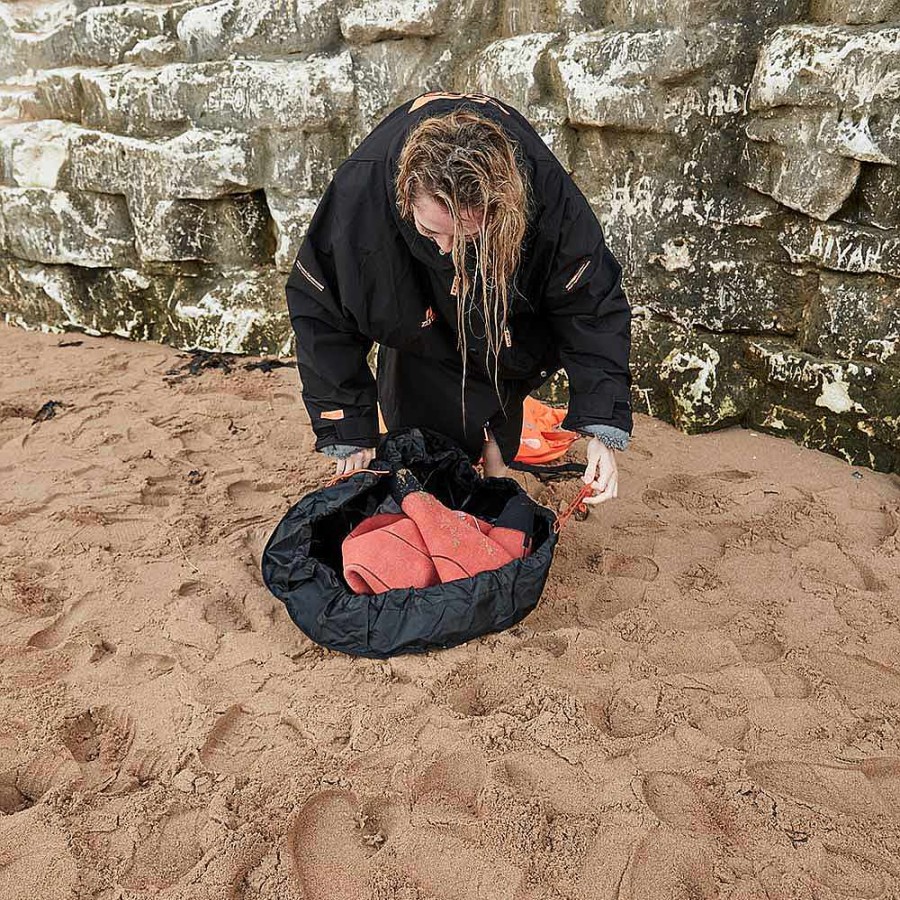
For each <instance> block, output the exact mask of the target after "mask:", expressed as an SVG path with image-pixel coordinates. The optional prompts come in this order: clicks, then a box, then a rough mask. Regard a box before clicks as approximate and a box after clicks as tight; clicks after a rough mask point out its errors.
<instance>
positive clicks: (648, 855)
mask: <svg viewBox="0 0 900 900" xmlns="http://www.w3.org/2000/svg"><path fill="white" fill-rule="evenodd" d="M715 859H716V845H715V843H714V842H713V841H711V840H707V839H702V840H701V839H697V838H692V837H688V836H686V835H685V834H683V833H679V832H673V831H670V830H667V829H664V828H660V829H654V830H653V831H651V832H647V831H645V830H642V829H638V828H636V827H633V826H624V825H623V826H616V825H612V826H603V827H601V829H600V831H599V832H598V834H597V837H596V838H595V840H594V843H593V845H592V846H591V847H590V848H589V849H588V852H587V854H586V856H585V858H584V863H583V865H582V870H581V873H580V878H579V881H578V888H579V891H578V895H577V896H579V897H583V898H584V900H649V898H666V900H714V898H716V897H719V896H721V894H720V892H719V885H718V884H717V881H716V876H715ZM733 896H734V897H735V898H737V897H738V895H737V894H735V895H733ZM752 896H754V897H755V896H756V895H752ZM740 897H741V898H745V897H746V898H747V900H750V897H751V895H750V894H743V893H742V894H740Z"/></svg>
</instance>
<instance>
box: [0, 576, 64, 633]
mask: <svg viewBox="0 0 900 900" xmlns="http://www.w3.org/2000/svg"><path fill="white" fill-rule="evenodd" d="M50 574H51V569H50V567H49V566H46V565H44V564H40V563H38V564H35V565H32V566H24V567H22V568H19V569H15V570H13V572H12V573H11V574H10V576H9V577H8V578H6V579H4V583H3V585H2V586H0V605H2V606H5V607H6V608H7V609H9V610H12V611H13V612H16V613H23V614H24V615H26V616H32V617H34V618H39V619H40V618H44V617H46V616H52V615H56V613H58V612H59V610H60V609H61V608H62V605H63V598H62V597H60V596H59V594H57V593H56V592H55V591H53V590H51V589H50V588H48V587H47V586H46V585H45V584H44V579H45V578H46V577H47V576H48V575H50Z"/></svg>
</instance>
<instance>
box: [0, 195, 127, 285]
mask: <svg viewBox="0 0 900 900" xmlns="http://www.w3.org/2000/svg"><path fill="white" fill-rule="evenodd" d="M0 215H2V217H3V219H4V222H5V229H6V241H7V250H8V252H9V253H10V254H11V255H13V256H16V257H19V258H20V259H24V260H30V261H33V262H42V263H69V264H72V265H79V266H86V267H94V266H128V265H132V264H133V263H134V262H135V249H134V232H133V229H132V225H131V219H130V217H129V215H128V209H127V206H126V204H125V199H124V198H123V197H119V196H115V195H112V194H97V193H91V192H87V191H84V192H70V191H57V190H51V189H49V188H14V187H5V188H0Z"/></svg>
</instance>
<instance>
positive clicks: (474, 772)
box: [412, 752, 488, 815]
mask: <svg viewBox="0 0 900 900" xmlns="http://www.w3.org/2000/svg"><path fill="white" fill-rule="evenodd" d="M487 779H488V764H487V761H486V760H485V758H484V757H483V756H480V755H476V754H474V753H467V752H459V753H452V754H448V755H446V756H442V757H440V758H438V759H437V760H435V761H434V762H433V763H431V764H430V765H429V766H428V768H426V769H425V771H424V772H422V774H421V775H420V776H419V777H418V778H416V779H415V781H414V782H413V790H412V793H413V800H414V802H415V804H416V807H417V808H421V807H430V806H438V807H443V808H445V809H450V810H456V811H457V812H463V813H466V814H469V815H476V814H477V812H478V795H479V793H480V792H481V789H482V788H483V787H484V785H485V783H486V782H487Z"/></svg>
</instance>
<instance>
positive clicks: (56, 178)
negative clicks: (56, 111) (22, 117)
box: [0, 119, 81, 189]
mask: <svg viewBox="0 0 900 900" xmlns="http://www.w3.org/2000/svg"><path fill="white" fill-rule="evenodd" d="M80 133H81V129H80V128H79V127H78V126H77V125H73V124H72V123H70V122H62V121H59V120H54V119H42V120H39V121H36V122H28V121H24V122H12V123H10V124H7V125H2V126H0V182H2V183H3V184H6V185H10V186H13V187H22V188H30V187H34V188H48V189H55V188H66V187H71V186H73V185H72V182H71V178H70V169H71V149H70V148H71V144H72V142H73V141H74V140H76V139H77V137H78V136H79V134H80Z"/></svg>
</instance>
